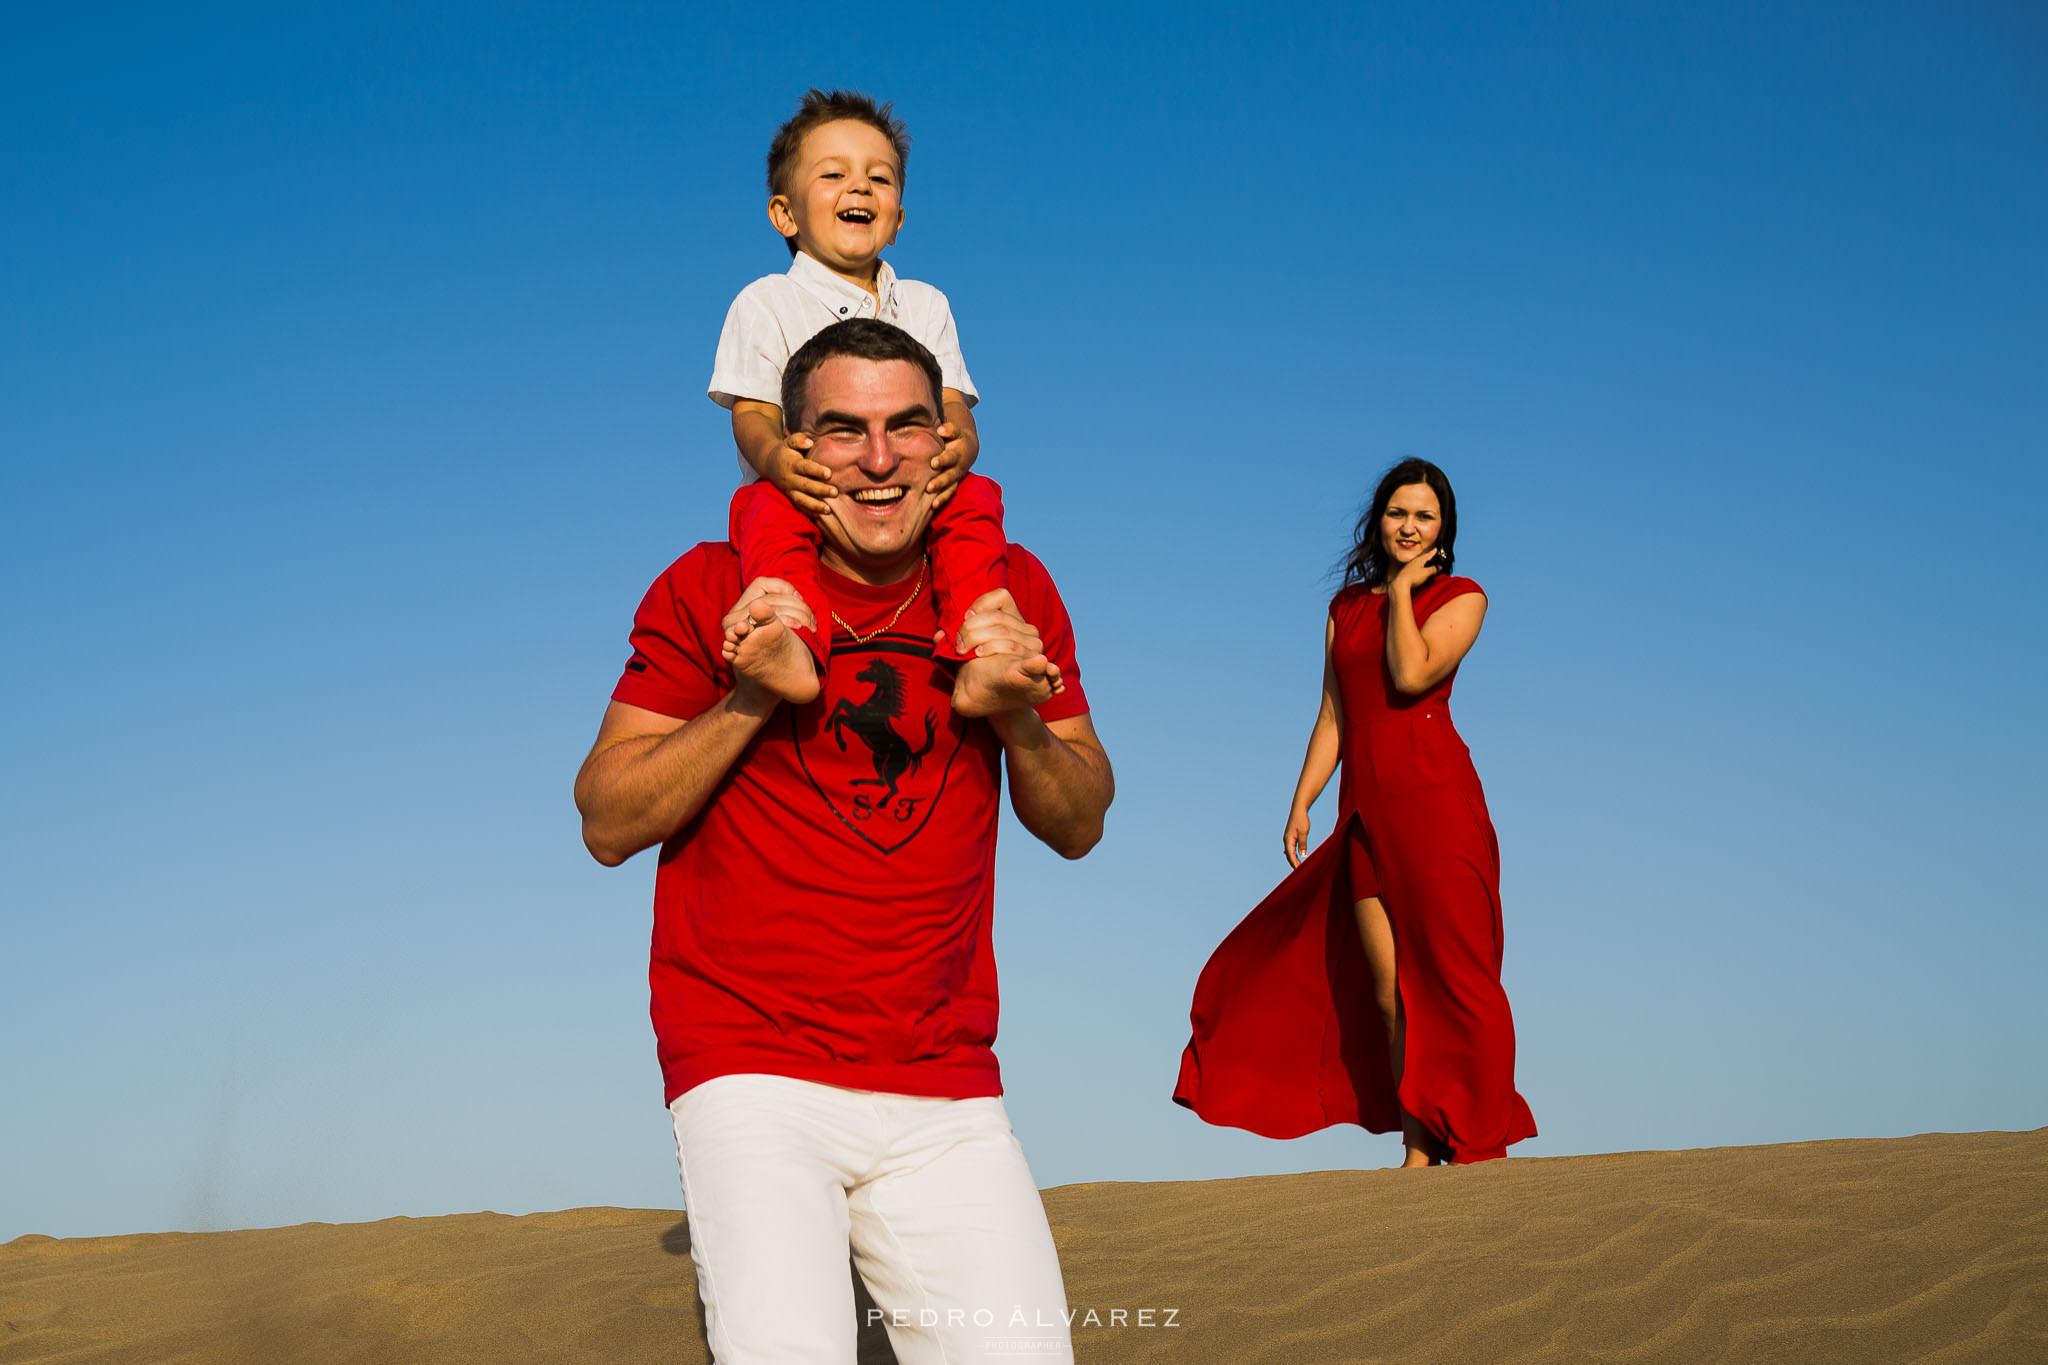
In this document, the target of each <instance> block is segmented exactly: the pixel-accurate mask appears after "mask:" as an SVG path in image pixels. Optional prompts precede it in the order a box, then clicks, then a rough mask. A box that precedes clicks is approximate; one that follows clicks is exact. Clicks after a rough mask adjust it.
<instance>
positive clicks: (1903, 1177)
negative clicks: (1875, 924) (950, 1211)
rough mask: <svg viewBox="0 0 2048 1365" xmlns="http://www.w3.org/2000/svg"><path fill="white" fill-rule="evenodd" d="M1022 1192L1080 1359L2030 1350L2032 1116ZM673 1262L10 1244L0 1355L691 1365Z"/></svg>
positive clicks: (424, 1235) (1955, 1357)
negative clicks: (2009, 1122) (1041, 1197)
mask: <svg viewBox="0 0 2048 1365" xmlns="http://www.w3.org/2000/svg"><path fill="white" fill-rule="evenodd" d="M1046 1205H1047V1208H1048V1209H1049V1210H1050V1212H1051V1215H1052V1222H1053V1230H1054V1232H1055V1234H1056V1235H1057V1236H1058V1239H1059V1244H1060V1253H1061V1259H1062V1263H1063V1264H1064V1265H1065V1267H1066V1274H1067V1285H1068V1294H1069V1297H1070V1299H1071V1301H1072V1304H1073V1307H1074V1309H1075V1310H1076V1313H1077V1325H1076V1331H1075V1344H1076V1347H1077V1350H1078V1354H1079V1356H1080V1358H1081V1359H1082V1360H1084V1361H1088V1362H1116V1361H1155V1360H1157V1361H1167V1360H1172V1361H1198V1362H1236V1361H1261V1362H1274V1363H1275V1365H1280V1363H1281V1362H1285V1363H1286V1365H1306V1363H1307V1362H1320V1361H1362V1360H1403V1361H1409V1360H1412V1361H1446V1362H1450V1361H1455V1362H1460V1365H1466V1363H1467V1362H1491V1361H1556V1362H1568V1361H1571V1362H1576V1361H1660V1362H1661V1361H1787V1362H1800V1363H1801V1365H1811V1363H1812V1362H1830V1361H1856V1362H1863V1361H1894V1360H1898V1361H1905V1360H1924V1361H1939V1362H1956V1361H2026V1362H2039V1361H2048V1129H2043V1130H2040V1131H2036V1132H2032V1133H1976V1134H1966V1135H1960V1136H1958V1135H1947V1134H1935V1135H1929V1136H1925V1137H1915V1138H1899V1139H1891V1140H1885V1141H1868V1142H1814V1143H1800V1144H1795V1145H1790V1146H1781V1147H1745V1148H1721V1149H1714V1150H1707V1151H1689V1152H1639V1153H1629V1154H1625V1155H1616V1156H1591V1157H1558V1158H1550V1159H1544V1160H1528V1159H1524V1160H1509V1161H1502V1162H1494V1163H1491V1164H1489V1165H1485V1166H1479V1167H1473V1168H1469V1169H1460V1170H1436V1171H1424V1172H1400V1171H1337V1172H1325V1173H1321V1174H1315V1175H1290V1176H1265V1177H1256V1178H1251V1179H1244V1180H1223V1181H1204V1182H1186V1183H1173V1184H1106V1185H1076V1186H1068V1187H1065V1188H1062V1189H1056V1190H1050V1191H1048V1192H1047V1193H1046ZM688 1249H689V1243H688V1233H687V1231H686V1230H685V1229H684V1228H683V1226H682V1225H681V1218H680V1215H679V1214H677V1213H675V1212H673V1211H636V1210H626V1209H576V1210H571V1211H569V1212H566V1213H549V1214H535V1215H532V1216H530V1217H524V1218H509V1217H503V1216H500V1215H497V1214H488V1213H482V1214H467V1215H461V1216H457V1217H450V1218H391V1219H386V1220H384V1221H383V1222H379V1223H365V1224H357V1225H349V1226H336V1225H331V1224H320V1223H315V1224H307V1225H305V1226H302V1227H294V1228H275V1229H267V1230H260V1231H250V1232H219V1233H201V1234H182V1233H171V1234H162V1235H152V1236H134V1237H100V1238H78V1239H71V1240H64V1241H57V1240H52V1239H50V1238H46V1237H33V1236H31V1237H22V1238H18V1239H17V1240H15V1241H13V1242H10V1243H8V1244H6V1245H5V1246H4V1247H0V1362H9V1363H10V1365H11V1363H12V1362H28V1361H38V1362H41V1361H64V1362H80V1363H81V1365H83V1363H84V1362H94V1363H95V1365H97V1363H100V1362H104V1363H106V1365H114V1363H115V1362H151V1363H152V1365H155V1363H156V1362H209V1363H214V1362H218V1363H220V1365H229V1363H230V1362H233V1363H237V1365H238V1363H240V1362H249V1363H250V1365H255V1363H257V1362H261V1363H262V1365H273V1363H274V1362H283V1361H319V1362H366V1363H367V1362H379V1363H380V1365H381V1363H383V1362H437V1363H438V1362H458V1363H459V1362H470V1361H476V1362H483V1361H489V1362H493V1365H507V1363H508V1362H523V1361H533V1362H543V1361H545V1362H582V1361H590V1362H599V1361H602V1362H607V1363H609V1362H619V1361H656V1360H660V1361H704V1360H706V1359H708V1356H707V1353H706V1351H705V1349H704V1344H703V1337H702V1332H701V1329H700V1327H699V1324H698V1315H697V1307H696V1296H695V1293H694V1290H693V1287H692V1282H691V1275H690V1266H689V1260H688ZM1091 1313H1092V1320H1091V1316H1090V1315H1091ZM862 1359H863V1360H872V1361H884V1360H889V1359H891V1357H890V1356H889V1354H888V1350H887V1345H886V1342H885V1341H884V1340H883V1339H882V1338H881V1336H880V1334H879V1332H878V1331H877V1332H874V1333H869V1334H867V1335H864V1337H863V1341H862Z"/></svg>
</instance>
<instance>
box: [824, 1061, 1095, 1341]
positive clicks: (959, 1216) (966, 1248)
mask: <svg viewBox="0 0 2048 1365" xmlns="http://www.w3.org/2000/svg"><path fill="white" fill-rule="evenodd" d="M875 1098H876V1100H877V1101H878V1107H879V1108H880V1110H881V1112H882V1113H883V1115H884V1117H885V1119H886V1120H887V1121H888V1123H889V1132H888V1140H889V1145H888V1153H889V1155H888V1159H887V1161H886V1162H884V1163H883V1164H881V1165H880V1166H878V1167H877V1169H876V1173H875V1175H874V1176H873V1178H871V1179H869V1180H867V1181H866V1182H864V1183H862V1184H860V1185H858V1186H856V1187H855V1188H854V1190H853V1192H852V1197H851V1200H850V1208H851V1212H852V1232H853V1251H854V1264H855V1266H856V1267H857V1268H858V1269H859V1271H860V1274H861V1278H862V1279H863V1280H865V1281H866V1282H867V1286H868V1292H869V1293H870V1294H872V1295H873V1296H874V1300H875V1310H874V1311H876V1312H878V1313H879V1314H881V1321H882V1323H883V1324H884V1325H885V1326H886V1327H887V1328H888V1332H889V1344H890V1346H891V1347H892V1348H894V1350H895V1353H896V1359H897V1361H898V1362H900V1365H942V1362H943V1365H954V1363H955V1362H961V1361H981V1360H1006V1361H1014V1360H1018V1359H1029V1360H1031V1361H1034V1362H1038V1361H1048V1362H1056V1361H1065V1362H1071V1361H1072V1360H1073V1358H1074V1356H1073V1344H1072V1339H1071V1333H1070V1331H1069V1328H1068V1323H1067V1311H1066V1310H1067V1296H1066V1290H1065V1288H1064V1287H1063V1286H1062V1284H1061V1282H1060V1263H1059V1253H1058V1252H1057V1251H1056V1250H1055V1249H1054V1247H1053V1240H1052V1230H1051V1229H1050V1228H1049V1227H1048V1226H1047V1225H1046V1221H1045V1205H1044V1203H1043V1202H1042V1201H1041V1200H1040V1199H1039V1195H1038V1186H1037V1184H1036V1183H1035V1182H1034V1181H1033V1180H1032V1178H1031V1168H1030V1166H1028V1165H1027V1164H1026V1163H1025V1160H1024V1151H1023V1148H1021V1147H1020V1146H1019V1145H1018V1143H1017V1138H1016V1135H1015V1134H1014V1133H1013V1132H1011V1130H1010V1119H1009V1115H1008V1114H1006V1113H1005V1112H1004V1110H1003V1102H1002V1101H1001V1100H1000V1099H995V1098H989V1099H973V1100H933V1099H924V1098H921V1097H917V1096H909V1095H881V1096H876V1097H875Z"/></svg>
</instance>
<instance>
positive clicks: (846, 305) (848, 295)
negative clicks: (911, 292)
mask: <svg viewBox="0 0 2048 1365" xmlns="http://www.w3.org/2000/svg"><path fill="white" fill-rule="evenodd" d="M789 277H790V278H791V279H793V280H795V281H796V282H797V284H798V285H799V286H801V287H802V288H803V290H804V292H805V293H807V294H809V295H810V296H811V297H812V298H815V299H816V300H818V302H820V303H822V304H824V305H825V306H826V307H827V308H830V309H831V310H832V311H833V313H835V314H836V315H838V316H839V317H842V318H872V317H879V318H881V319H882V321H884V322H894V321H896V315H897V309H898V299H897V294H896V272H895V271H894V270H893V269H891V268H890V266H889V263H888V262H887V261H882V262H879V263H878V265H877V267H876V271H875V292H876V293H878V294H880V295H881V296H882V301H881V306H880V308H877V307H876V305H875V298H874V295H872V294H870V293H868V291H867V290H865V289H863V288H861V287H860V286H859V285H857V284H855V283H854V282H853V281H851V280H846V279H841V278H840V277H839V276H837V275H835V274H833V273H832V272H831V271H829V270H827V269H826V268H825V267H824V266H823V265H820V264H819V263H818V261H817V259H816V258H815V257H813V256H812V255H811V254H810V253H809V252H807V251H799V252H797V253H796V257H795V258H794V259H793V260H791V261H790V263H789Z"/></svg>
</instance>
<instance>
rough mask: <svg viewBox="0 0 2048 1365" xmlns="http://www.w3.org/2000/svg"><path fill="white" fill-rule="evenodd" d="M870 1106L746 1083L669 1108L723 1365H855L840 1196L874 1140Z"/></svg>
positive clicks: (732, 1082) (712, 1341)
mask: <svg viewBox="0 0 2048 1365" xmlns="http://www.w3.org/2000/svg"><path fill="white" fill-rule="evenodd" d="M864 1100H865V1097H864V1096H860V1095H857V1094H856V1093H855V1092H852V1091H847V1090H838V1089H834V1088H833V1087H831V1086H826V1085H815V1084H812V1083H811V1082H809V1081H796V1080H790V1079H789V1078H787V1077H783V1076H757V1075H741V1076H720V1077H718V1078H717V1079H716V1080H710V1081H706V1082H705V1083H704V1084H702V1085H700V1086H697V1087H696V1088H695V1089H693V1090H691V1091H689V1092H688V1093H686V1094H684V1095H682V1096H679V1097H678V1098H677V1100H676V1102H675V1103H674V1104H672V1105H670V1106H669V1110H670V1113H671V1114H672V1115H673V1116H674V1119H675V1130H676V1161H677V1165H678V1167H679V1169H680V1170H681V1172H682V1178H683V1203H684V1206H685V1207H686V1209H687V1210H688V1213H689V1220H690V1259H691V1261H692V1262H694V1263H695V1265H696V1268H697V1294H698V1298H699V1299H700V1300H701V1301H702V1303H703V1305H704V1334H705V1337H706V1340H707V1342H708V1343H709V1345H710V1347H711V1354H712V1357H713V1358H714V1359H715V1360H717V1361H718V1363H719V1365H749V1363H750V1362H766V1361H778V1362H779V1361H793V1360H801V1361H806V1362H809V1361H817V1362H820V1365H853V1360H854V1350H855V1335H856V1330H857V1327H856V1320H855V1316H854V1300H853V1281H852V1279H851V1277H850V1276H848V1274H847V1272H846V1258H847V1229H848V1212H847V1201H846V1188H847V1186H848V1185H850V1184H851V1183H852V1181H853V1179H854V1178H855V1173H857V1172H859V1171H861V1170H863V1169H865V1168H866V1167H867V1166H868V1165H869V1164H870V1162H871V1161H872V1160H873V1153H874V1149H875V1148H876V1146H877V1144H878V1142H879V1133H878V1131H877V1128H876V1125H875V1122H874V1117H873V1114H872V1111H871V1109H870V1108H869V1107H868V1106H867V1105H866V1104H865V1103H864V1102H863V1101H864Z"/></svg>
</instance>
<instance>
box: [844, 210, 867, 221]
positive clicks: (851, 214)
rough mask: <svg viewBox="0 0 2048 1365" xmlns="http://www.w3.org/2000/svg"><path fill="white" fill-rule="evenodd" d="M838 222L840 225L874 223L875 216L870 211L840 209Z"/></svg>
mask: <svg viewBox="0 0 2048 1365" xmlns="http://www.w3.org/2000/svg"><path fill="white" fill-rule="evenodd" d="M839 221H840V222H842V223H872V222H874V221H875V215H874V212H873V211H872V210H870V209H841V210H839Z"/></svg>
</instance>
